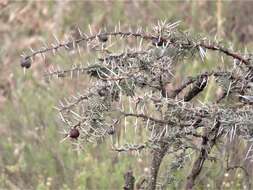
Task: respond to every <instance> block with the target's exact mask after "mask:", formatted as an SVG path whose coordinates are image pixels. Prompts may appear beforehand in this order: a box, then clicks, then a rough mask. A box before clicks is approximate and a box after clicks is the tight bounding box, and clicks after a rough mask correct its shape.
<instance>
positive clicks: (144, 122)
mask: <svg viewBox="0 0 253 190" xmlns="http://www.w3.org/2000/svg"><path fill="white" fill-rule="evenodd" d="M178 25H179V22H175V23H167V22H158V24H157V25H156V26H154V27H153V29H152V30H151V31H144V30H143V29H141V28H139V29H138V30H137V31H135V32H133V31H131V30H130V31H128V32H124V31H121V29H120V27H115V31H113V32H108V31H106V30H103V31H100V32H98V33H96V34H94V33H92V32H90V34H89V35H88V34H85V33H83V32H82V31H81V30H78V31H79V34H78V35H77V37H76V38H75V37H72V38H71V39H68V40H67V41H62V42H60V41H59V40H58V39H57V38H56V42H55V43H52V44H51V45H46V44H45V46H43V47H42V48H40V49H38V50H33V49H31V52H30V53H29V54H28V53H26V54H23V55H22V59H21V66H22V67H23V68H26V69H28V68H30V67H31V66H32V64H33V63H34V62H33V60H34V59H35V58H36V57H37V55H41V56H42V57H44V58H45V56H46V55H48V54H50V53H52V54H54V55H55V54H57V53H58V52H59V51H61V50H62V51H64V50H65V51H67V52H72V51H76V52H77V53H79V54H82V51H87V52H88V53H90V54H95V56H96V57H97V58H96V60H95V61H94V62H93V63H82V64H79V65H73V66H72V67H71V68H70V69H67V70H61V69H51V70H49V71H48V72H47V73H46V78H47V79H51V78H54V77H57V78H64V77H69V76H70V77H78V76H80V75H88V76H89V77H90V78H91V80H90V81H91V82H90V83H89V87H88V88H87V89H86V90H85V91H84V92H83V93H82V94H78V95H76V96H71V97H70V98H66V99H65V100H64V101H60V104H59V106H58V107H57V110H58V112H59V115H60V118H61V120H62V121H63V122H64V123H65V127H66V128H65V129H64V130H67V134H66V137H65V139H66V138H72V139H76V141H78V144H83V145H84V144H86V143H95V142H97V141H101V140H103V139H104V138H108V137H109V136H111V135H115V134H116V133H115V131H117V130H119V129H120V128H122V127H123V128H125V130H126V132H127V131H128V130H127V129H128V128H131V127H135V128H136V129H135V130H139V129H140V128H142V129H146V130H144V131H145V135H144V138H143V142H139V143H138V144H131V143H129V144H126V145H124V146H121V147H116V146H114V148H113V149H114V150H115V151H119V152H122V151H138V152H141V151H142V150H143V149H148V150H150V154H151V157H152V159H151V163H150V174H149V176H148V177H147V178H146V179H144V180H142V181H141V182H139V183H137V184H134V183H135V178H134V177H133V174H132V171H128V172H126V174H125V176H124V178H125V185H124V189H133V188H134V186H136V188H137V189H156V188H158V187H160V188H165V187H166V186H167V185H168V184H169V183H171V182H172V181H173V179H174V178H173V172H175V171H177V170H179V169H181V168H183V167H184V166H185V163H186V161H187V160H189V158H190V154H192V153H193V152H196V154H197V156H196V158H195V160H194V162H193V165H192V169H191V171H190V172H189V173H188V174H187V175H188V176H186V181H185V189H192V188H193V186H194V185H195V182H196V179H197V177H198V176H199V174H200V172H201V170H202V168H203V164H204V162H205V161H206V160H208V159H211V158H209V154H210V153H211V151H212V148H213V147H214V146H215V145H216V146H222V143H221V142H224V141H225V140H227V139H229V140H233V139H234V138H235V136H238V137H240V138H243V139H245V140H246V141H250V140H251V139H252V129H253V112H252V103H253V93H252V84H253V83H252V82H253V69H252V66H253V64H252V57H251V55H250V54H247V53H245V54H240V53H236V52H235V51H234V50H233V49H232V48H231V47H226V45H225V44H223V43H221V42H218V41H211V40H209V39H207V38H201V37H194V36H192V35H191V34H189V33H188V32H183V31H181V30H180V29H178ZM207 51H210V52H213V53H217V54H218V56H217V57H218V58H222V59H220V60H223V62H222V61H217V65H213V68H212V70H210V69H208V70H204V71H203V72H201V73H198V74H197V75H195V76H191V73H190V72H188V74H189V76H182V75H180V69H181V68H183V67H184V65H185V64H191V63H192V62H193V60H194V59H195V60H196V59H198V60H199V64H205V62H206V59H208V57H207ZM212 55H213V54H212ZM224 57H225V58H226V59H225V61H224ZM82 61H84V60H82ZM228 65H229V66H228ZM181 70H182V69H181ZM178 73H179V75H178ZM210 80H215V82H216V90H217V91H219V92H220V93H219V94H218V96H217V97H216V100H215V101H213V102H212V103H210V102H209V103H205V102H204V103H203V102H201V101H198V100H197V99H198V98H197V97H198V96H199V95H200V94H203V92H202V91H204V90H205V89H206V88H207V87H208V85H209V81H210ZM133 123H135V124H133ZM168 154H173V155H174V159H175V160H174V161H172V162H171V163H168V165H169V168H170V169H169V172H168V173H169V176H168V177H167V180H165V182H164V183H162V184H158V183H157V178H158V171H159V167H160V165H161V163H162V161H163V158H164V156H166V155H168ZM216 156H218V155H216ZM250 158H251V148H250V149H249V150H248V152H247V154H246V155H245V159H250ZM215 159H218V157H217V158H215ZM238 167H239V166H238ZM227 169H229V168H227ZM245 172H246V173H247V171H246V170H245ZM247 185H248V188H250V183H248V184H247Z"/></svg>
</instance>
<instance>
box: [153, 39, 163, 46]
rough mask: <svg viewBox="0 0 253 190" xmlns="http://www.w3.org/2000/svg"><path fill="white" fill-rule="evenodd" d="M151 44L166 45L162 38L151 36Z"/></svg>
mask: <svg viewBox="0 0 253 190" xmlns="http://www.w3.org/2000/svg"><path fill="white" fill-rule="evenodd" d="M152 44H153V45H154V46H163V45H166V41H165V40H163V39H162V38H153V40H152Z"/></svg>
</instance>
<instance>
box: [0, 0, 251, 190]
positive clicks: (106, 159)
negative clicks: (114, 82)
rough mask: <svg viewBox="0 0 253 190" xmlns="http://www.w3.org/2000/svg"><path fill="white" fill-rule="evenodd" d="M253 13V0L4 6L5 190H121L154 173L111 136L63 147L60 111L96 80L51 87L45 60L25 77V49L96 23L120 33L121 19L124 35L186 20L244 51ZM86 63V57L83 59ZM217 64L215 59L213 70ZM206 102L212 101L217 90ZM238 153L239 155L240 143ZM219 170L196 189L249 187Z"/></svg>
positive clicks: (1, 167) (1, 119)
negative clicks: (118, 149)
mask: <svg viewBox="0 0 253 190" xmlns="http://www.w3.org/2000/svg"><path fill="white" fill-rule="evenodd" d="M252 10H253V3H252V2H250V1H221V0H216V1H204V0H202V1H189V0H188V1H165V0H164V1H85V2H81V1H57V2H53V1H19V2H18V1H16V2H15V1H9V0H2V1H0V189H27V190H30V189H37V190H47V189H53V190H55V189H66V190H67V189H121V188H122V185H123V173H124V172H125V171H126V170H127V169H129V168H134V175H135V176H138V177H140V176H142V175H145V173H147V172H148V168H147V166H148V162H149V157H148V154H147V153H145V152H144V153H142V154H140V155H136V154H134V153H127V154H126V153H124V154H118V153H115V152H113V151H111V147H110V142H109V141H110V139H108V140H107V141H106V142H104V143H101V144H97V145H85V146H84V150H81V151H80V150H76V147H75V146H72V144H71V143H70V142H69V141H65V142H64V143H60V141H61V139H62V138H63V134H61V133H60V132H61V129H62V128H61V125H62V123H61V122H59V119H58V118H57V114H56V111H55V110H54V106H55V105H57V103H58V101H59V100H60V99H62V98H63V97H66V96H68V95H69V94H75V92H78V91H80V89H84V88H85V83H87V82H88V81H87V79H83V80H77V79H73V80H64V81H62V80H53V81H51V82H50V83H46V82H45V80H44V79H43V72H41V69H42V67H44V65H43V66H42V64H41V63H42V60H38V61H36V62H35V64H34V65H33V67H32V69H31V70H27V71H26V73H25V75H24V72H23V69H21V68H20V65H19V60H20V54H22V52H23V51H24V50H27V49H28V48H29V47H32V48H34V49H36V48H39V47H41V46H43V41H45V42H51V41H53V34H56V35H57V36H58V38H59V39H63V38H64V37H65V36H66V35H68V34H72V35H75V32H76V28H77V27H79V28H80V29H81V30H82V31H89V28H88V25H89V24H90V25H91V28H92V30H93V31H98V30H99V29H100V28H103V27H107V28H108V29H113V28H114V26H115V25H117V24H118V22H119V21H120V23H121V27H122V30H123V29H126V30H127V29H128V28H129V27H132V28H137V27H139V26H142V27H144V28H146V27H152V26H153V25H154V24H156V23H157V21H158V20H159V19H162V20H164V19H166V20H168V21H170V22H175V21H178V20H181V21H182V23H181V29H183V30H187V31H189V32H191V33H192V34H201V35H203V36H209V37H211V38H218V39H225V40H226V41H227V42H231V44H233V45H234V47H235V48H237V49H239V50H241V51H244V50H245V48H247V49H248V50H249V51H252V47H253V43H252V37H253V24H252V20H253V12H252ZM86 58H87V55H86V53H85V52H83V56H82V59H84V60H81V61H85V59H86ZM75 59H76V58H75V57H71V56H70V57H69V58H66V57H64V58H59V59H51V58H50V57H48V58H46V60H45V62H46V65H47V64H48V63H53V64H54V63H56V64H59V65H62V66H67V65H70V63H71V62H72V61H75ZM79 61H80V60H79ZM216 61H217V60H215V59H211V58H210V59H208V63H207V64H206V65H207V66H208V65H213V64H216ZM199 65H201V64H198V65H196V64H195V63H192V64H191V65H190V64H189V65H186V66H185V68H184V69H192V72H193V73H195V72H197V71H198V70H199V69H202V68H199V67H200V66H199ZM202 65H203V64H202ZM179 75H180V73H179ZM211 95H212V94H211ZM203 98H204V99H205V100H209V99H211V98H212V96H210V89H209V92H208V89H207V93H206V95H205V96H204V97H203ZM120 138H125V137H124V136H122V135H121V136H119V139H118V140H119V142H124V141H123V140H122V139H120ZM127 138H128V137H127ZM236 149H237V150H238V154H239V150H240V144H239V145H237V148H236ZM168 159H169V158H168ZM218 167H219V166H218V165H217V166H216V165H215V164H214V165H213V166H212V167H211V168H207V169H206V170H205V171H204V170H203V171H204V172H203V174H202V175H201V177H200V179H199V180H198V184H197V186H196V188H197V189H206V188H210V189H217V188H218V187H219V188H221V189H226V188H227V189H242V188H243V185H242V184H243V183H242V181H243V180H242V175H243V173H240V172H237V173H234V175H230V176H228V174H227V173H225V172H223V173H219V174H217V168H218ZM185 171H186V170H185ZM185 171H181V172H178V173H177V176H176V177H177V178H178V184H174V185H173V186H170V188H171V189H177V188H178V187H180V183H182V182H181V179H182V180H183V179H184V177H185V173H184V172H185ZM137 180H138V179H137Z"/></svg>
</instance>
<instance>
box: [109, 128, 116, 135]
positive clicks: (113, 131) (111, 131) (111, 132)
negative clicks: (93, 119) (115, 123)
mask: <svg viewBox="0 0 253 190" xmlns="http://www.w3.org/2000/svg"><path fill="white" fill-rule="evenodd" d="M107 133H108V135H114V133H115V129H114V128H112V127H110V128H109V129H107Z"/></svg>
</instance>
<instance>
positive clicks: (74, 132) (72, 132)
mask: <svg viewBox="0 0 253 190" xmlns="http://www.w3.org/2000/svg"><path fill="white" fill-rule="evenodd" d="M79 135H80V133H79V130H78V129H76V128H72V129H70V131H69V137H70V138H72V139H77V138H78V137H79Z"/></svg>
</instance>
